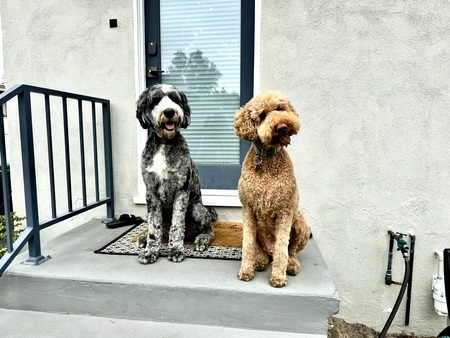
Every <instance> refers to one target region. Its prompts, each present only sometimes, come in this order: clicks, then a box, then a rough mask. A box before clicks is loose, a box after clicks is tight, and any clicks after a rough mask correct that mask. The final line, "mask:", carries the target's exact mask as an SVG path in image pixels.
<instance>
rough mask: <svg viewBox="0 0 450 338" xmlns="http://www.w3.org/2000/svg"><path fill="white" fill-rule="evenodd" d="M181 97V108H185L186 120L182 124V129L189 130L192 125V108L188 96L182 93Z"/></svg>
mask: <svg viewBox="0 0 450 338" xmlns="http://www.w3.org/2000/svg"><path fill="white" fill-rule="evenodd" d="M180 97H181V103H180V104H181V108H183V113H184V119H183V122H182V123H181V124H180V127H181V128H185V129H186V128H187V127H188V126H189V125H190V124H191V108H190V107H189V103H188V100H187V97H186V95H185V94H184V93H183V92H180Z"/></svg>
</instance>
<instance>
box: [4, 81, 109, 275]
mask: <svg viewBox="0 0 450 338" xmlns="http://www.w3.org/2000/svg"><path fill="white" fill-rule="evenodd" d="M32 97H33V99H32ZM36 97H38V98H39V100H38V99H36ZM41 97H43V100H42V99H41ZM16 100H17V106H16V107H17V113H18V137H20V146H21V162H22V177H23V189H24V193H23V198H24V207H25V217H26V228H25V229H24V230H23V232H22V233H21V235H20V236H19V238H18V239H17V240H15V241H13V237H12V233H13V229H12V224H11V219H10V217H8V215H10V213H11V211H12V205H11V200H10V192H11V186H10V180H9V179H8V170H5V169H6V168H7V166H8V165H10V164H9V163H8V158H7V147H6V139H5V125H4V119H3V114H4V112H3V107H4V106H5V105H6V104H8V105H13V103H14V101H16ZM35 101H39V108H36V109H35V103H36V102H35ZM69 101H70V103H71V104H72V105H71V107H73V106H74V105H75V106H77V109H75V110H77V111H76V112H75V114H73V109H72V110H70V111H69V109H68V102H69ZM55 102H56V104H55ZM86 105H88V107H90V109H89V110H88V109H86ZM34 110H36V111H38V110H42V111H43V114H42V117H43V118H45V124H42V126H43V127H42V129H46V130H45V131H44V130H34V129H33V122H34V121H33V114H34V113H35V111H34ZM8 114H9V115H11V112H10V110H9V109H8ZM61 115H62V116H61ZM0 117H1V118H0V152H1V156H0V160H1V162H0V164H1V168H3V170H2V175H1V179H2V182H3V203H4V213H5V220H6V246H7V252H6V254H5V255H4V256H3V258H1V259H0V276H1V275H2V273H3V272H4V271H5V270H6V268H7V267H8V266H9V264H10V263H11V262H12V261H13V259H14V258H15V257H16V256H17V254H18V253H19V252H20V250H21V249H22V248H23V247H24V246H25V245H26V244H28V252H29V257H28V259H27V261H26V262H25V263H27V264H31V265H37V264H40V263H42V262H43V261H45V260H47V257H44V256H43V255H42V253H41V242H40V231H41V230H43V229H45V228H47V227H49V226H51V225H54V224H56V223H59V222H61V221H64V220H66V219H68V218H70V217H73V216H75V215H78V214H81V213H83V212H85V211H88V210H91V209H93V208H96V207H98V206H101V205H106V209H107V210H106V215H107V219H113V218H114V198H113V174H112V172H113V168H112V147H111V119H110V102H109V100H105V99H100V98H96V97H89V96H84V95H78V94H73V93H67V92H62V91H57V90H51V89H45V88H40V87H34V86H29V85H16V86H14V87H12V88H10V89H9V90H7V91H6V92H4V93H3V94H1V95H0ZM88 117H89V119H90V121H88V122H86V120H87V119H88ZM54 118H57V119H59V120H61V123H62V125H63V128H62V129H61V128H58V130H60V129H61V130H62V134H61V136H60V137H59V138H58V139H57V140H56V145H57V146H58V149H60V150H61V152H62V153H63V155H62V156H63V158H64V159H65V160H64V161H62V162H64V163H60V162H61V161H58V162H57V163H56V165H57V168H56V170H55V159H54V157H55V151H54V149H55V146H56V145H55V139H54V129H55V128H54V127H53V123H52V120H53V119H54ZM34 120H36V117H35V119H34ZM69 120H70V122H73V121H74V120H78V123H77V126H76V124H75V125H73V123H70V122H69ZM39 122H41V123H42V121H39ZM89 122H90V123H89ZM86 124H88V125H89V126H88V128H89V136H90V139H89V141H90V143H91V144H92V146H93V147H92V148H91V150H90V152H89V158H87V154H86V144H87V143H86V137H85V133H86V132H87V128H86ZM97 125H100V127H98V126H97ZM74 129H75V130H76V132H78V136H77V137H76V139H75V138H74V137H73V135H74ZM99 129H100V130H99ZM100 133H101V134H102V135H103V138H101V137H99V134H100ZM36 136H38V137H36ZM12 137H15V135H11V132H10V135H9V138H10V139H11V138H12ZM38 138H39V141H42V138H46V147H47V154H46V155H45V151H44V152H42V149H40V151H39V152H36V151H35V142H36V141H37V140H38ZM61 139H62V140H61ZM16 143H17V142H14V144H16ZM44 143H45V142H44ZM62 143H63V144H62ZM73 144H77V148H78V149H76V153H77V156H76V160H75V161H74V159H73V157H74V156H73V153H74V152H75V150H74V147H73ZM101 144H103V146H102V145H101ZM13 151H15V152H18V151H19V150H18V149H14V150H13ZM100 153H102V155H103V156H100V155H99V154H100ZM36 155H37V156H38V157H39V164H41V161H42V158H45V157H46V159H47V162H48V163H46V168H47V170H46V171H47V172H46V173H42V172H41V169H42V168H41V166H40V167H39V170H40V171H39V173H38V174H37V167H36ZM74 164H76V165H74ZM86 164H89V167H90V168H92V169H91V170H90V172H92V175H89V178H90V181H91V182H92V185H93V187H91V186H89V185H88V184H87V177H88V175H87V169H86ZM78 165H79V167H78ZM62 167H64V168H65V174H64V175H63V176H64V177H65V182H61V181H63V179H61V178H60V176H61V175H58V178H56V176H57V174H59V173H60V172H61V171H63V172H64V169H63V168H62ZM77 167H78V168H77ZM103 168H104V176H103V174H102V175H100V169H103ZM10 170H11V173H13V170H15V169H14V168H13V167H12V166H11V165H10ZM74 173H78V175H77V177H78V178H75V180H77V181H76V182H74V178H73V176H74V175H73V174H74ZM38 175H39V176H38ZM42 175H45V177H46V180H45V182H46V184H48V187H47V188H49V189H47V190H46V191H49V193H47V195H49V196H44V198H42V196H41V193H42V192H41V191H39V194H38V187H37V183H36V182H37V178H38V177H39V178H41V177H42ZM100 176H101V178H102V179H100ZM79 181H81V182H79ZM56 183H57V185H56ZM64 183H65V184H64ZM74 183H77V184H76V185H77V186H81V192H79V193H78V194H77V196H74V194H73V186H74ZM61 184H62V185H63V187H64V186H65V192H63V195H65V197H66V201H67V206H66V207H64V208H63V210H61V203H60V202H61V201H60V199H64V197H61V192H60V190H61V189H58V193H57V192H56V188H57V187H60V186H61ZM88 188H89V189H90V191H92V194H90V195H92V197H89V198H88V193H87V190H88ZM103 189H104V190H103ZM78 195H80V196H81V197H78ZM13 196H15V194H13ZM38 196H39V198H42V200H49V204H50V206H49V207H50V208H49V210H51V211H50V213H51V216H50V218H49V219H46V220H40V217H39V210H40V209H39V206H41V208H42V205H38ZM74 198H77V201H78V199H80V200H81V203H82V205H81V206H78V207H76V206H74V201H73V200H74Z"/></svg>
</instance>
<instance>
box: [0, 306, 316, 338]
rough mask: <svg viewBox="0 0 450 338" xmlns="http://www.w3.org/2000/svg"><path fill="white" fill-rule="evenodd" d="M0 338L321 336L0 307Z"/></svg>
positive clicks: (270, 337)
mask: <svg viewBox="0 0 450 338" xmlns="http://www.w3.org/2000/svg"><path fill="white" fill-rule="evenodd" d="M0 327H1V332H2V337H8V338H12V337H20V338H26V337H33V338H41V337H42V338H53V337H55V338H56V337H58V338H59V337H84V338H91V337H98V338H104V337H116V338H121V337H126V338H128V337H133V338H141V337H142V338H148V337H152V338H169V337H174V338H175V337H176V338H210V337H214V338H230V337H243V338H273V337H277V338H321V337H324V336H323V335H312V334H311V335H310V334H296V333H288V332H274V331H260V330H243V329H235V328H227V327H217V326H205V325H190V324H176V323H163V322H153V321H142V320H130V319H120V318H103V317H94V316H83V315H68V314H59V313H47V312H37V311H18V310H5V309H0Z"/></svg>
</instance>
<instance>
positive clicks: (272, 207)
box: [234, 92, 310, 287]
mask: <svg viewBox="0 0 450 338" xmlns="http://www.w3.org/2000/svg"><path fill="white" fill-rule="evenodd" d="M299 129H300V120H299V117H298V114H297V112H296V111H295V109H294V107H293V106H292V105H291V103H290V102H289V101H288V100H287V99H286V98H285V97H284V95H283V94H281V93H279V92H267V93H263V94H260V95H258V96H256V97H254V98H253V99H252V100H250V101H249V102H248V103H247V104H246V105H245V106H244V107H242V108H241V109H240V110H238V111H237V112H236V116H235V118H234V132H235V133H236V135H238V136H239V137H240V138H242V139H245V140H248V141H251V142H252V146H251V147H250V149H249V151H248V153H247V156H246V157H245V160H244V163H243V165H242V173H241V178H240V179H239V187H238V190H239V198H240V200H241V203H242V205H243V209H242V210H243V243H242V262H241V269H240V271H239V273H238V277H239V279H240V280H244V281H250V280H252V279H253V277H254V270H258V271H262V270H265V269H266V268H267V266H268V265H269V263H270V258H272V259H273V262H272V273H271V277H270V280H269V283H270V285H272V286H274V287H283V286H285V285H286V284H287V280H286V273H288V274H289V275H293V276H295V275H297V274H298V272H299V271H300V262H299V261H298V257H297V256H298V252H299V251H300V250H302V249H303V248H304V247H305V245H306V244H307V242H308V239H309V237H310V228H309V226H308V224H307V223H306V221H305V218H304V216H303V213H302V212H301V211H300V210H299V208H298V203H299V192H298V188H297V183H296V180H295V176H294V168H293V166H292V161H291V159H290V157H289V155H288V153H287V151H286V150H285V149H284V147H286V146H287V145H289V144H290V140H291V139H290V137H291V136H292V135H295V134H297V132H298V131H299Z"/></svg>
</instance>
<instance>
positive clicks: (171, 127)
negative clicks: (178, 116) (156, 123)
mask: <svg viewBox="0 0 450 338" xmlns="http://www.w3.org/2000/svg"><path fill="white" fill-rule="evenodd" d="M164 129H166V130H167V131H173V130H174V129H175V123H173V122H166V123H165V124H164Z"/></svg>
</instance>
